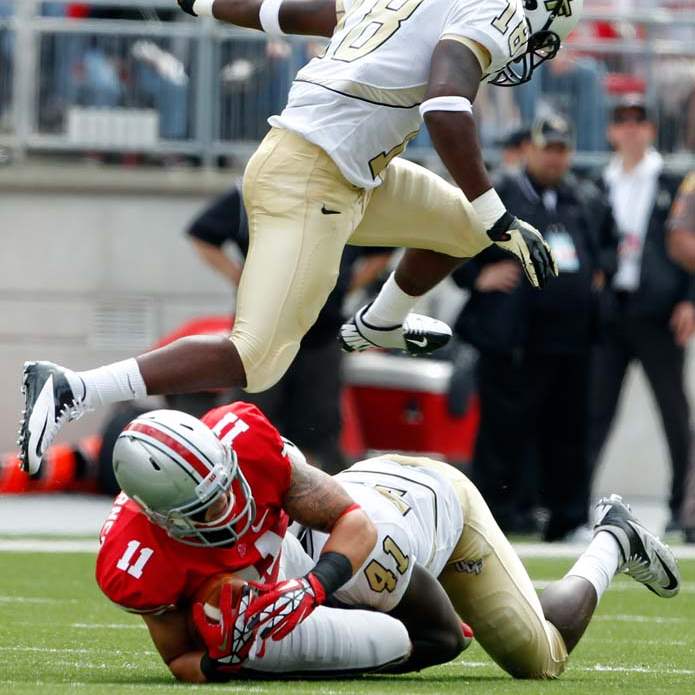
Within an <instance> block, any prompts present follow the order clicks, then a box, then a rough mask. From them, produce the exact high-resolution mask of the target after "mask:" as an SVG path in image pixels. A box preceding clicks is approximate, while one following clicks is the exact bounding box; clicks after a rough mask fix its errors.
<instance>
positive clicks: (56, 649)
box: [0, 553, 695, 695]
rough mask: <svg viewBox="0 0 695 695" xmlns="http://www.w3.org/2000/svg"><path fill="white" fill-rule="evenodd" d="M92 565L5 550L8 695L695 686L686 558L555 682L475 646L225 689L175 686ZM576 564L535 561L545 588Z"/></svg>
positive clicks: (693, 602)
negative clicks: (665, 583)
mask: <svg viewBox="0 0 695 695" xmlns="http://www.w3.org/2000/svg"><path fill="white" fill-rule="evenodd" d="M93 563H94V558H93V556H91V555H89V554H50V553H39V554H21V553H0V658H1V659H2V668H0V693H3V694H5V693H13V694H14V693H22V694H24V693H32V694H33V693H41V694H42V695H60V694H62V693H68V692H70V693H73V692H76V691H77V692H80V691H81V692H84V693H89V695H92V694H94V695H101V694H102V693H148V692H149V693H166V692H184V691H186V690H191V689H196V690H199V689H201V688H203V689H204V691H205V692H225V693H245V694H249V695H251V694H254V693H269V694H271V695H272V694H274V693H278V694H279V693H283V695H294V693H320V694H322V695H344V694H348V693H355V694H359V695H376V694H377V693H379V694H380V693H403V694H405V693H427V694H434V693H446V694H447V695H452V694H454V693H459V692H460V693H464V692H465V693H466V694H469V693H470V694H477V693H480V694H483V693H484V694H485V695H495V694H497V693H505V694H506V693H517V692H518V693H534V694H535V693H544V694H545V693H556V692H558V693H563V694H581V695H586V694H587V693H590V694H593V693H595V694H596V695H609V694H612V693H616V694H617V693H620V694H621V695H622V694H624V693H629V694H630V695H632V694H633V693H649V694H650V695H653V694H656V693H669V694H671V693H684V694H686V693H688V694H692V693H695V561H689V562H682V563H681V569H682V572H683V579H684V586H683V590H682V593H681V595H680V596H678V597H677V598H675V599H673V600H670V601H665V600H661V599H658V598H657V597H655V596H653V595H652V594H650V593H649V592H647V591H646V590H645V589H644V588H643V587H641V586H638V585H637V584H636V583H634V582H633V581H632V580H630V579H627V578H623V577H621V578H618V579H617V580H616V581H615V582H614V585H613V587H612V589H611V590H610V591H609V592H608V594H606V596H605V597H604V599H603V601H602V602H601V605H600V607H599V610H598V612H597V615H596V619H595V621H594V622H593V623H592V625H591V626H590V627H589V630H588V632H587V634H586V635H585V638H584V640H583V641H582V642H581V644H580V645H579V646H578V647H577V649H576V650H575V652H574V653H573V655H572V658H571V661H570V665H569V668H568V670H567V672H566V673H565V674H564V676H563V677H562V678H561V679H560V680H557V681H552V682H521V681H513V680H512V679H510V678H509V677H508V676H507V675H506V674H504V673H503V672H502V671H501V670H500V669H499V668H497V667H496V666H495V665H494V664H493V663H492V662H491V661H490V659H489V658H488V657H487V656H486V655H485V653H484V652H483V651H482V650H481V649H480V647H478V646H477V645H476V646H473V647H472V648H471V649H469V650H468V651H467V652H465V653H464V654H463V655H462V657H461V658H460V659H458V660H457V661H456V662H454V663H451V664H447V665H445V666H442V667H438V668H433V669H428V670H426V671H423V672H422V673H420V674H417V675H414V676H411V677H389V676H381V677H371V678H363V679H359V680H353V681H322V682H291V683H277V682H267V681H265V682H264V681H258V682H252V683H245V684H229V685H224V686H222V685H219V686H215V685H210V686H190V685H177V684H174V682H173V680H172V679H171V677H170V676H169V674H168V672H167V670H166V668H165V667H164V665H163V664H162V663H161V661H160V660H159V657H158V656H157V654H156V653H155V651H154V648H153V646H152V644H151V643H150V641H149V638H148V635H147V632H146V631H145V629H144V628H143V627H142V621H141V619H140V618H138V617H137V616H132V615H129V614H126V613H124V612H122V611H121V610H119V609H118V608H116V607H115V606H113V605H111V604H110V603H109V602H108V601H107V600H106V599H105V598H103V597H102V596H101V595H100V593H99V591H98V589H97V587H96V585H95V583H94V579H93ZM569 564H570V563H569V562H568V561H567V560H536V561H528V562H527V566H528V567H529V570H530V572H531V575H532V576H533V577H534V579H538V580H540V583H541V584H542V583H543V582H544V581H548V580H551V579H554V578H556V577H559V576H561V575H562V573H563V572H564V571H565V570H566V569H567V568H568V567H569Z"/></svg>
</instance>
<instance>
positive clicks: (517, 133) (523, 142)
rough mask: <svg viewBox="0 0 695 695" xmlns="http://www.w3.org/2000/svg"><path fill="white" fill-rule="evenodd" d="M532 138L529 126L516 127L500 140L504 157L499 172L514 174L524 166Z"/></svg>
mask: <svg viewBox="0 0 695 695" xmlns="http://www.w3.org/2000/svg"><path fill="white" fill-rule="evenodd" d="M530 139H531V131H530V130H529V128H524V127H522V128H514V130H511V131H509V133H507V135H506V136H505V137H504V138H502V139H501V140H500V141H499V143H498V144H499V146H500V148H501V154H502V158H501V161H500V166H499V169H498V171H497V173H498V174H500V175H501V174H502V173H509V174H513V173H514V172H516V171H519V169H521V168H522V167H523V166H524V153H525V152H526V147H527V146H528V143H529V141H530Z"/></svg>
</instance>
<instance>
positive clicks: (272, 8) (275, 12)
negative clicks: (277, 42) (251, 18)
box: [258, 0, 285, 36]
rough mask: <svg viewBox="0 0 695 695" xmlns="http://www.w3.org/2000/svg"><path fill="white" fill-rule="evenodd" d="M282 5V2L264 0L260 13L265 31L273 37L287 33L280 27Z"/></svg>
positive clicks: (259, 18)
mask: <svg viewBox="0 0 695 695" xmlns="http://www.w3.org/2000/svg"><path fill="white" fill-rule="evenodd" d="M280 5H282V0H263V3H262V5H261V9H260V10H259V12H258V20H259V21H260V23H261V26H262V27H263V31H264V32H265V33H266V34H270V35H271V36H282V35H283V34H284V33H285V32H284V31H283V30H282V27H281V26H280Z"/></svg>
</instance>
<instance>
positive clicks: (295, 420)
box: [188, 186, 392, 473]
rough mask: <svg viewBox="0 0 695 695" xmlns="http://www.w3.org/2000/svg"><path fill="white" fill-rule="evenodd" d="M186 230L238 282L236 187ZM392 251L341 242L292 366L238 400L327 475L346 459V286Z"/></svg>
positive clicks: (369, 276) (240, 239)
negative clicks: (229, 248)
mask: <svg viewBox="0 0 695 695" xmlns="http://www.w3.org/2000/svg"><path fill="white" fill-rule="evenodd" d="M188 235H189V237H190V238H191V241H192V242H193V244H194V246H195V248H196V250H197V251H198V253H199V255H200V256H201V258H202V259H203V260H204V261H205V262H206V263H207V264H208V265H209V266H211V267H212V268H214V269H215V270H217V271H218V272H219V273H221V274H222V275H223V276H224V277H225V278H226V279H227V280H228V281H229V283H230V284H231V285H232V286H234V287H236V286H237V285H238V284H239V279H240V277H241V269H242V267H243V258H245V257H246V254H247V252H248V247H249V234H248V224H247V220H246V212H245V210H244V203H243V199H242V194H241V190H240V188H239V186H235V187H233V188H232V189H231V190H229V191H228V192H227V193H225V194H224V195H222V196H221V197H219V198H218V199H217V200H215V201H214V202H213V203H212V204H211V205H210V206H209V207H208V208H206V209H205V210H204V211H203V212H202V213H201V214H200V215H199V216H198V217H197V218H196V219H195V220H194V221H193V222H192V224H191V225H190V226H189V228H188ZM227 243H233V244H235V245H236V247H237V249H238V251H239V254H240V256H241V259H239V260H236V259H235V258H234V257H232V255H230V254H227V253H225V250H224V249H223V246H224V245H225V244H227ZM391 254H392V249H382V248H371V249H370V248H357V247H354V246H346V247H345V251H344V253H343V258H342V261H341V266H340V274H339V276H338V281H337V283H336V286H335V289H334V290H333V292H331V294H330V295H329V297H328V300H327V301H326V303H325V305H324V307H323V309H322V310H321V312H320V313H319V315H318V318H317V319H316V322H315V323H314V325H313V326H312V327H311V328H310V329H309V331H308V332H307V334H306V335H305V336H304V338H303V340H302V343H301V349H300V351H299V353H298V355H297V357H296V358H295V360H294V362H293V363H292V366H291V367H290V368H289V370H288V371H287V373H286V374H285V376H284V377H283V378H282V379H281V380H280V382H279V383H278V384H276V385H275V386H274V387H272V388H271V389H268V390H267V391H264V392H261V393H244V395H243V400H245V401H249V402H252V403H255V404H256V405H258V406H259V407H260V408H261V409H262V410H263V412H264V413H265V414H266V415H267V416H268V418H269V419H270V420H272V422H273V423H275V424H276V425H277V427H278V429H280V431H281V432H282V433H283V434H284V435H286V436H287V437H288V438H289V439H290V440H292V441H293V442H294V443H295V444H296V445H297V446H298V447H299V448H300V449H301V450H302V451H303V452H304V453H305V454H306V455H307V458H308V460H309V462H310V463H312V464H314V465H316V466H318V467H319V468H323V469H324V470H326V471H328V472H330V473H337V472H338V471H339V470H341V469H342V468H343V467H344V464H345V460H344V457H343V454H342V452H341V450H340V442H339V439H340V427H341V413H340V391H341V387H342V379H341V364H342V352H341V350H340V347H339V345H338V342H337V340H336V334H337V332H338V329H339V328H340V326H341V324H342V323H343V320H344V317H343V313H342V306H343V301H344V299H345V296H346V295H347V294H348V292H349V291H351V290H352V289H357V288H358V287H364V286H366V285H368V284H369V283H370V282H371V281H372V280H374V279H376V277H377V276H378V275H380V274H381V272H382V271H383V270H384V269H385V268H386V266H387V265H388V262H389V260H390V258H391ZM268 272H272V268H270V269H269V270H268Z"/></svg>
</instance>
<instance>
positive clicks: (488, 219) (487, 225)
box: [471, 188, 507, 231]
mask: <svg viewBox="0 0 695 695" xmlns="http://www.w3.org/2000/svg"><path fill="white" fill-rule="evenodd" d="M471 205H472V206H473V210H475V214H476V215H477V216H478V219H479V220H480V222H481V224H482V225H483V229H484V230H485V231H488V230H489V229H492V227H494V225H495V222H497V221H498V220H499V219H500V218H501V217H502V216H503V215H504V213H505V212H507V208H506V207H505V206H504V203H503V202H502V200H501V198H500V197H499V196H498V195H497V191H496V190H495V189H494V188H491V189H490V190H489V191H485V193H483V195H480V196H478V197H477V198H476V199H475V200H471Z"/></svg>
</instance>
